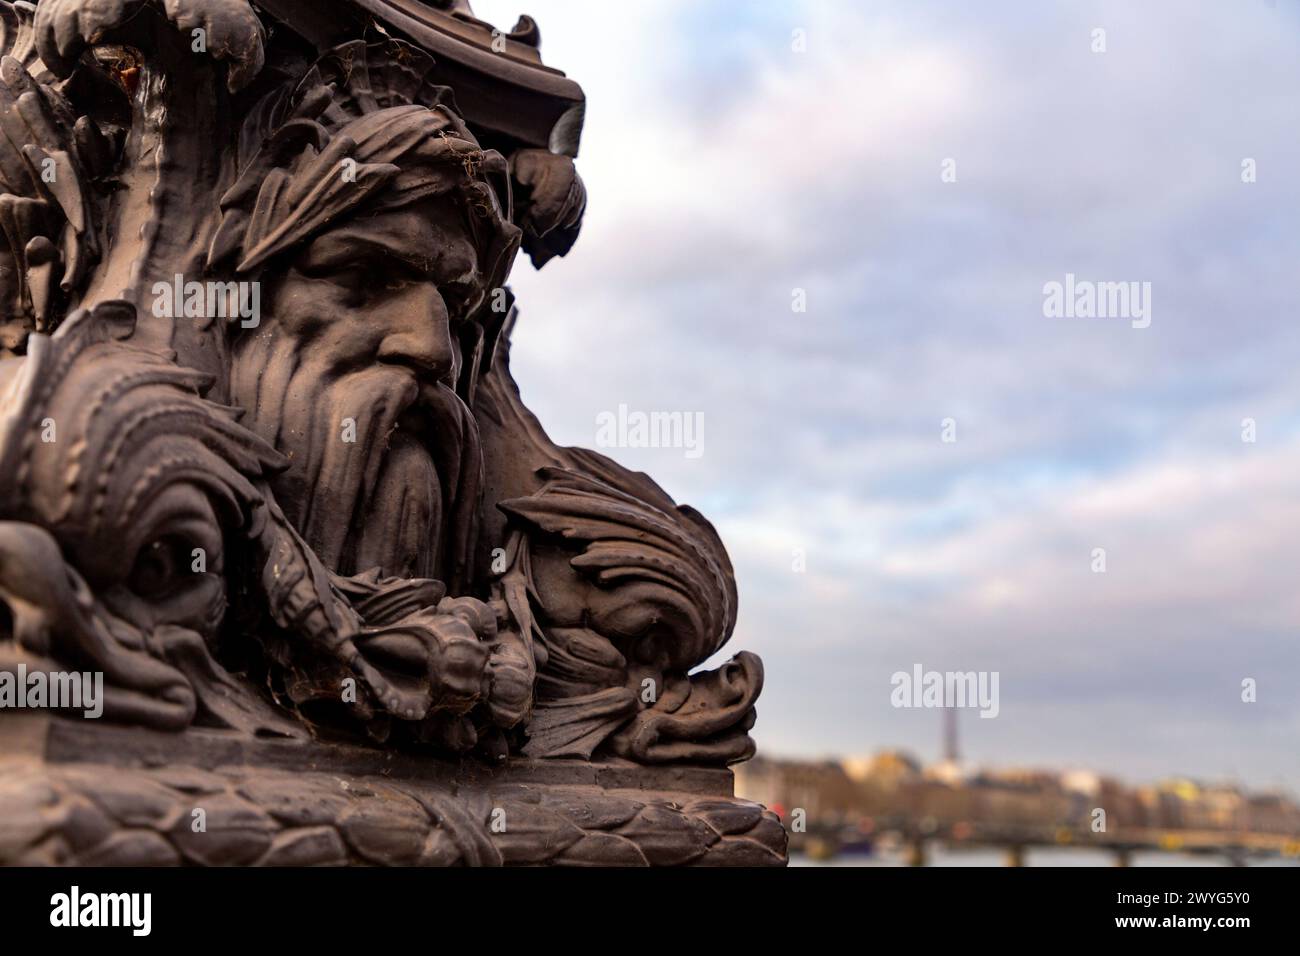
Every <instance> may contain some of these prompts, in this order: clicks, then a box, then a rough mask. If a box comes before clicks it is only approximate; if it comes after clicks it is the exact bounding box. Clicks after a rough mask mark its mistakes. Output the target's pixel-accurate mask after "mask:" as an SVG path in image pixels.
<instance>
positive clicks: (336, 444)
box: [231, 330, 482, 583]
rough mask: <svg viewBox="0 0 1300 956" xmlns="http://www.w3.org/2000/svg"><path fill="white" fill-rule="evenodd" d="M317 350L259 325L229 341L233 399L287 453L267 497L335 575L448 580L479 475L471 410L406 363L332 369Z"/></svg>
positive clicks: (456, 564)
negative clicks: (282, 470) (422, 379)
mask: <svg viewBox="0 0 1300 956" xmlns="http://www.w3.org/2000/svg"><path fill="white" fill-rule="evenodd" d="M325 352H326V350H324V349H320V348H316V349H313V347H312V342H311V341H310V340H306V341H303V340H298V339H295V338H293V337H291V336H288V335H283V334H276V333H275V332H271V331H269V330H268V331H266V332H263V333H261V334H254V335H251V336H248V337H245V338H243V339H242V340H240V341H239V342H238V343H237V344H236V346H235V350H234V356H233V364H232V376H231V392H232V401H233V402H234V403H235V404H236V405H238V406H240V407H242V408H244V409H248V410H250V411H249V414H250V415H251V416H252V418H251V420H249V419H246V420H245V424H247V425H248V426H249V427H250V428H252V429H253V431H255V432H257V433H258V434H260V435H261V436H262V437H264V438H266V439H267V440H268V441H270V442H272V443H273V444H274V445H275V447H276V448H277V449H278V450H279V451H280V452H281V453H282V454H284V455H286V456H287V457H288V458H289V462H290V464H289V469H288V470H287V471H286V472H285V473H284V474H282V475H280V476H279V477H277V479H276V480H275V482H273V490H274V492H275V495H276V500H277V501H278V502H279V504H280V506H281V507H282V508H283V509H284V512H285V515H286V517H287V518H288V519H289V520H290V521H291V522H292V523H293V524H294V526H295V527H296V528H297V529H298V531H299V533H301V534H302V536H303V537H304V539H305V540H306V541H307V543H308V544H309V545H310V546H311V547H312V549H313V550H314V551H315V552H316V554H317V556H318V557H319V558H320V559H321V560H322V561H323V562H324V563H325V565H326V566H327V567H329V568H330V569H332V570H334V571H335V572H337V573H339V574H344V575H352V574H358V573H360V572H362V571H367V570H370V569H371V568H375V567H378V568H379V569H380V572H381V574H382V575H384V576H396V577H403V578H409V577H431V578H438V579H439V580H443V581H448V582H449V583H452V582H454V581H455V579H456V578H457V577H458V576H459V574H460V573H461V571H462V570H463V563H464V558H463V555H464V553H465V552H467V551H468V548H469V541H468V535H469V524H470V522H471V518H472V509H473V505H474V503H475V501H476V499H477V494H478V491H479V487H480V484H481V473H482V462H481V459H480V457H479V445H478V431H477V427H476V424H475V422H474V419H473V416H472V415H471V414H470V412H469V410H468V408H466V406H465V404H464V403H463V402H462V401H461V399H460V397H459V396H458V395H456V393H455V392H454V391H453V390H452V389H450V388H448V387H447V386H446V385H444V384H441V383H430V382H423V383H422V382H419V381H418V380H417V379H416V376H415V374H414V373H413V372H412V371H411V370H409V369H407V368H405V367H402V366H399V365H392V364H384V363H382V362H376V363H374V364H371V365H364V366H362V367H359V368H345V369H339V368H337V367H334V366H333V365H332V364H331V361H330V359H329V357H328V356H327V355H325V354H324V353H325ZM350 423H355V424H354V425H352V424H350ZM349 439H351V440H349Z"/></svg>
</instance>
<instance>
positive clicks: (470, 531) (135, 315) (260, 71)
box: [0, 0, 785, 865]
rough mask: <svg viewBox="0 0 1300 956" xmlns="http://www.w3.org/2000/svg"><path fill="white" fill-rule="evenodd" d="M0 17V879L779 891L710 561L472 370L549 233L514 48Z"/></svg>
mask: <svg viewBox="0 0 1300 956" xmlns="http://www.w3.org/2000/svg"><path fill="white" fill-rule="evenodd" d="M0 27H2V30H3V32H2V34H0V50H3V53H4V56H3V60H2V61H0V229H2V230H3V233H4V238H5V240H6V242H5V243H4V245H3V247H0V302H2V303H3V313H2V314H0V599H2V604H0V676H7V677H9V678H10V679H11V681H10V682H11V683H15V682H17V681H18V678H19V677H20V676H21V679H22V682H23V684H24V688H25V689H27V688H36V687H40V688H42V689H43V690H42V692H43V694H44V696H45V701H46V703H45V705H44V706H39V707H36V708H34V709H33V708H31V707H27V708H21V709H20V708H17V707H15V706H14V705H13V703H12V702H11V703H10V704H8V705H7V707H8V708H9V709H6V704H5V699H4V696H3V692H2V690H3V688H2V685H0V762H3V765H4V766H5V768H6V769H5V770H4V772H3V773H2V774H0V862H8V863H30V862H50V863H58V862H84V863H103V864H114V863H128V864H129V863H160V864H164V863H180V862H188V863H202V864H222V863H239V864H253V863H263V864H276V863H290V864H299V863H384V864H451V863H465V864H489V863H501V862H505V863H541V862H546V863H569V864H582V865H593V864H597V865H599V864H610V865H617V864H645V863H649V864H678V863H691V862H705V863H708V862H712V863H740V864H781V863H783V862H784V859H785V836H784V833H783V831H782V829H781V827H780V824H779V822H778V821H777V820H776V818H775V817H774V816H773V815H772V814H771V813H769V812H766V811H764V810H763V809H762V808H761V807H758V806H755V805H752V804H748V803H745V802H744V801H740V800H737V799H735V798H734V797H732V796H731V775H730V771H728V770H727V769H726V766H727V764H729V763H733V762H735V761H739V760H744V759H746V758H748V757H749V756H750V755H751V754H752V752H753V743H752V741H751V739H750V737H749V735H748V731H749V729H750V728H751V726H752V725H753V722H754V702H755V699H756V698H757V696H758V693H759V691H760V689H761V687H762V681H763V672H762V666H761V664H760V663H759V661H758V659H757V658H756V657H755V656H754V655H752V654H748V653H741V654H739V655H738V656H737V657H735V658H733V659H732V660H731V661H729V662H728V663H726V664H723V665H722V666H721V667H720V668H717V669H715V670H711V671H698V670H697V668H698V667H699V666H700V665H701V664H702V663H703V662H705V661H706V660H707V659H708V658H710V657H711V656H712V655H713V654H714V653H715V652H717V651H718V650H719V648H721V647H722V645H723V644H724V643H725V642H726V641H727V640H728V638H729V637H730V636H731V632H732V629H733V627H734V625H735V620H736V591H735V584H734V579H733V576H732V570H731V566H730V563H729V561H728V559H727V555H726V552H725V550H724V549H723V546H722V544H721V541H720V540H719V538H718V536H717V534H716V533H715V531H714V529H713V528H712V526H711V525H710V524H709V523H708V522H707V521H706V520H705V519H704V518H703V517H702V516H701V515H699V514H698V513H697V512H695V511H694V510H693V509H691V508H689V507H686V506H679V505H677V504H676V503H675V502H673V501H672V499H671V498H669V497H668V496H667V495H666V494H665V493H664V492H663V491H662V490H661V489H660V488H659V487H658V486H657V485H656V484H654V482H653V481H651V480H650V479H649V478H648V477H646V476H645V475H643V474H638V473H633V472H630V471H628V470H626V469H624V468H622V467H621V466H619V465H617V464H616V463H614V462H613V461H611V460H610V459H608V458H606V457H604V456H602V455H598V454H596V453H594V452H590V451H586V450H583V449H574V448H562V447H559V446H556V445H555V444H554V443H552V442H551V441H550V439H549V438H548V437H547V436H546V433H545V432H544V431H543V429H542V427H541V425H540V424H539V423H538V421H537V420H536V418H535V417H534V416H533V415H532V414H531V413H530V412H529V411H528V410H527V408H525V407H524V405H523V403H522V402H521V400H520V397H519V393H518V389H517V388H516V387H515V384H514V382H513V380H512V379H511V376H510V370H509V342H510V332H511V329H512V327H513V326H514V324H515V322H516V319H517V316H518V312H517V310H516V308H515V306H514V302H513V296H512V294H511V292H510V290H509V288H508V287H507V286H506V281H507V277H508V275H509V272H510V268H511V265H512V262H513V260H514V258H515V256H516V254H517V252H518V251H520V250H521V249H522V250H523V251H524V252H526V253H527V254H528V255H529V256H530V257H531V259H532V261H533V263H534V264H535V265H537V266H541V265H542V264H544V263H545V262H546V261H547V260H549V259H550V258H552V257H554V256H557V255H564V254H565V253H567V252H568V251H569V249H570V247H571V246H572V245H573V243H574V241H575V240H576V238H577V235H578V231H579V227H580V224H581V219H582V213H583V209H584V207H585V203H586V194H585V190H584V188H583V184H582V181H581V179H580V177H579V175H578V173H577V170H576V167H575V164H574V156H575V155H576V153H577V146H578V139H579V135H580V132H581V126H582V113H583V96H582V92H581V89H580V88H579V87H578V86H577V85H576V84H575V83H573V82H572V81H571V80H569V79H568V78H567V77H565V76H564V75H563V74H561V73H559V72H557V71H555V70H553V69H550V68H548V67H546V66H544V65H542V63H541V59H540V56H539V53H538V44H539V34H538V30H537V28H536V26H535V24H533V23H532V21H531V20H529V19H528V18H526V17H525V18H522V19H521V20H520V22H519V24H518V25H517V26H516V27H515V28H514V30H513V31H511V32H510V33H502V32H500V31H495V30H493V29H492V28H491V27H490V26H488V25H487V24H485V23H483V22H481V21H479V20H477V19H475V18H474V16H473V14H472V12H471V11H470V10H469V7H468V4H467V3H465V2H463V0H454V2H441V3H423V2H419V0H333V2H332V0H313V2H311V3H307V2H303V0H265V2H261V0H259V2H258V3H257V5H256V6H254V5H252V4H250V3H249V2H247V0H161V2H160V0H39V2H37V3H35V4H30V3H26V2H23V0H17V2H14V3H12V4H10V3H6V2H0ZM80 674H87V675H90V674H95V675H102V683H103V691H102V700H101V701H100V702H99V703H100V704H101V705H102V706H101V714H100V716H99V717H98V719H94V720H87V719H84V716H83V713H82V711H83V710H84V709H85V708H84V705H85V703H86V701H84V700H82V701H79V702H76V703H75V704H72V705H69V702H68V701H67V700H61V699H59V696H60V695H59V694H58V693H56V691H57V690H58V689H62V690H67V689H68V688H69V687H73V686H74V685H75V683H76V680H75V676H76V675H80ZM86 686H87V687H90V686H91V685H90V684H87V685H86ZM59 708H62V709H59ZM78 708H80V709H78ZM307 771H310V772H307ZM200 811H201V813H200ZM200 816H201V817H202V819H203V823H204V825H203V827H202V828H198V827H196V825H195V821H196V820H198V819H199V817H200Z"/></svg>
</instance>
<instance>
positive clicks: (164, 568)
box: [126, 535, 194, 598]
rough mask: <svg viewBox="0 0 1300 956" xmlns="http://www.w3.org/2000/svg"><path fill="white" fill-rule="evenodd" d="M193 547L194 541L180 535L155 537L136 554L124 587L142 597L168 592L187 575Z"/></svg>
mask: <svg viewBox="0 0 1300 956" xmlns="http://www.w3.org/2000/svg"><path fill="white" fill-rule="evenodd" d="M193 548H194V544H193V542H191V541H190V540H189V539H187V538H183V537H180V536H179V535H166V536H164V537H161V538H155V539H154V540H153V541H151V542H149V543H148V544H146V545H145V546H144V547H143V548H141V549H140V551H139V552H138V553H137V554H136V557H135V564H134V565H133V566H132V567H131V573H130V574H129V575H128V576H127V579H126V583H127V586H128V587H130V588H131V590H132V591H134V592H135V593H136V594H138V595H139V596H140V597H143V598H157V597H162V596H163V595H165V594H168V593H169V592H171V591H172V590H174V589H175V587H176V586H177V584H178V583H180V581H181V580H182V577H183V576H184V577H188V576H189V572H190V555H191V553H192V551H193Z"/></svg>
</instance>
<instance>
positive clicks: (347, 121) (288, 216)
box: [208, 40, 521, 307]
mask: <svg viewBox="0 0 1300 956" xmlns="http://www.w3.org/2000/svg"><path fill="white" fill-rule="evenodd" d="M432 66H433V61H432V59H431V58H430V57H428V55H427V54H424V53H423V52H421V51H419V50H417V49H415V48H414V47H410V46H409V45H407V44H405V43H402V42H401V41H397V40H390V41H387V42H385V43H382V44H372V45H370V46H367V45H366V44H365V43H363V42H361V41H355V42H353V43H349V44H345V45H344V46H341V47H339V48H337V49H335V50H334V51H332V52H331V53H329V54H328V55H327V56H325V57H323V58H322V59H321V60H320V61H319V62H318V63H317V64H316V65H315V66H313V67H312V69H311V70H310V71H308V73H307V75H306V76H304V77H303V78H302V80H301V81H299V82H298V83H297V84H296V85H295V86H293V87H292V88H289V87H282V88H281V89H279V90H276V91H274V92H272V93H271V94H269V95H268V96H266V97H264V98H263V100H262V101H261V102H260V103H259V104H258V105H257V106H256V107H255V108H254V109H253V111H252V112H251V113H250V115H249V118H248V119H247V121H246V122H245V124H244V129H243V131H242V132H241V135H240V144H239V145H240V148H239V150H238V157H237V178H236V180H235V182H234V185H232V186H231V187H230V189H229V190H227V191H226V193H225V194H224V195H223V196H222V198H221V221H220V225H219V227H218V229H217V231H216V234H215V236H214V237H213V240H212V244H211V247H210V249H209V254H208V267H209V269H210V270H214V269H217V268H220V267H222V266H223V265H227V264H232V263H233V268H234V270H235V271H236V272H240V273H248V272H255V271H256V270H258V269H260V268H262V267H263V266H265V265H266V264H267V263H268V262H269V261H270V260H271V259H273V258H275V257H276V256H278V255H280V254H281V253H284V252H286V251H288V250H291V249H294V248H297V247H300V246H301V245H302V244H303V243H304V242H306V241H307V240H309V239H310V238H311V237H313V236H314V235H316V234H317V233H319V232H321V231H322V230H324V229H325V228H327V227H328V225H329V224H331V223H333V222H336V221H337V220H339V219H340V218H342V217H344V216H347V215H351V214H354V213H355V212H356V211H357V210H359V209H361V208H363V207H364V208H366V209H368V210H378V209H387V208H394V207H398V206H405V205H409V204H411V203H415V202H420V201H423V200H426V199H429V198H434V197H447V198H448V199H449V200H450V201H452V202H454V203H455V204H456V205H457V206H458V207H459V208H460V209H461V210H462V212H463V214H464V218H465V222H466V226H467V228H468V230H469V233H470V235H471V237H472V239H473V241H474V243H475V245H476V246H477V248H478V251H479V261H480V270H479V271H480V280H481V281H480V282H479V283H478V287H479V289H480V290H481V291H480V299H481V295H482V293H484V292H486V290H488V289H491V288H494V287H496V286H498V285H500V284H501V283H502V282H504V280H505V276H506V274H507V272H508V271H509V268H510V263H511V261H512V260H513V257H514V253H515V251H516V250H517V249H518V247H519V241H520V236H521V233H520V230H519V229H518V227H517V226H515V225H513V224H512V223H511V222H510V221H509V204H510V178H509V169H508V166H507V163H506V161H505V159H504V158H503V157H502V156H501V155H500V154H499V153H498V152H496V151H495V150H490V149H483V148H482V147H481V146H480V145H479V143H478V141H477V140H476V139H475V137H474V135H473V134H472V133H471V132H470V131H469V129H468V128H467V127H466V126H465V124H464V123H463V122H462V121H461V119H460V117H459V116H458V115H457V114H456V112H455V110H454V108H453V105H452V103H451V92H450V90H448V89H447V88H446V87H442V86H438V85H436V84H434V83H432V82H431V81H430V80H429V79H428V73H429V71H430V70H431V69H432ZM476 304H477V303H471V307H472V306H473V305H476Z"/></svg>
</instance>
